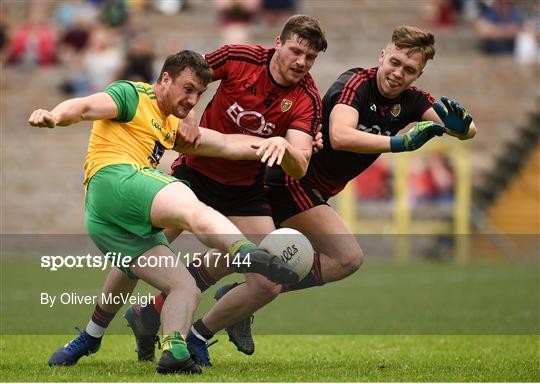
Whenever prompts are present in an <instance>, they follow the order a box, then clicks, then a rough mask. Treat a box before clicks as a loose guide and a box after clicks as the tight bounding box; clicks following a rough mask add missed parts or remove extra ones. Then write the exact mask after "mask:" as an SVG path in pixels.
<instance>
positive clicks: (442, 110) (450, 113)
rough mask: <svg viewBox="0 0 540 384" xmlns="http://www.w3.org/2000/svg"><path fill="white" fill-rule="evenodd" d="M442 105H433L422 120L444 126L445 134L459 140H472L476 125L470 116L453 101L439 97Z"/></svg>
mask: <svg viewBox="0 0 540 384" xmlns="http://www.w3.org/2000/svg"><path fill="white" fill-rule="evenodd" d="M441 101H442V104H444V106H443V105H441V104H439V103H435V104H433V107H432V108H429V109H428V110H427V111H426V112H424V114H423V115H422V120H431V121H435V122H437V123H439V124H443V125H444V126H445V133H446V134H448V135H450V136H454V137H457V138H458V139H460V140H468V139H472V138H473V137H474V136H475V135H476V125H475V124H474V121H473V119H472V116H471V115H470V114H469V113H468V112H467V111H466V110H465V108H464V107H463V106H462V105H461V104H459V103H458V102H457V101H455V100H451V99H448V98H447V97H445V96H442V97H441Z"/></svg>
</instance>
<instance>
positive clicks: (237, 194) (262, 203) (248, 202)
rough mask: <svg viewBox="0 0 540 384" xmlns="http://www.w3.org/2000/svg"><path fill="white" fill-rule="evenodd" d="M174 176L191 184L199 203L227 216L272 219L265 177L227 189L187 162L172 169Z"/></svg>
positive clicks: (229, 186) (227, 187) (228, 186)
mask: <svg viewBox="0 0 540 384" xmlns="http://www.w3.org/2000/svg"><path fill="white" fill-rule="evenodd" d="M172 175H173V176H174V177H176V178H177V179H180V180H186V181H188V182H189V184H190V188H191V190H192V191H193V192H194V193H195V195H196V196H197V198H198V199H199V200H200V201H202V202H203V203H204V204H206V205H208V206H210V207H212V208H214V209H215V210H216V211H218V212H220V213H221V214H223V215H225V216H272V211H271V209H270V204H269V203H268V198H267V196H266V192H265V190H264V184H263V176H262V175H261V177H260V179H259V180H257V182H256V184H254V185H249V186H243V185H226V184H221V183H218V182H217V181H215V180H213V179H211V178H209V177H208V176H205V175H203V174H202V173H200V172H197V171H196V170H194V169H192V168H189V167H188V166H187V165H186V164H185V163H184V162H182V163H181V164H178V165H176V166H175V167H174V168H173V171H172Z"/></svg>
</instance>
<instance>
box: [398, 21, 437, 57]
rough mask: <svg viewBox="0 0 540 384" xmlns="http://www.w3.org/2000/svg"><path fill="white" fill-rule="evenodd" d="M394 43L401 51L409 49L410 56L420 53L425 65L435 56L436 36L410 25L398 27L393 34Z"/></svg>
mask: <svg viewBox="0 0 540 384" xmlns="http://www.w3.org/2000/svg"><path fill="white" fill-rule="evenodd" d="M392 43H394V45H395V46H396V47H397V48H399V49H401V48H409V49H410V50H409V53H408V55H409V56H410V55H412V54H414V53H416V52H420V53H421V54H422V56H423V57H424V63H426V62H427V61H428V60H431V59H433V57H434V56H435V46H434V45H435V36H433V33H431V32H429V31H424V30H422V29H420V28H417V27H411V26H409V25H402V26H399V27H397V28H396V29H394V32H393V33H392Z"/></svg>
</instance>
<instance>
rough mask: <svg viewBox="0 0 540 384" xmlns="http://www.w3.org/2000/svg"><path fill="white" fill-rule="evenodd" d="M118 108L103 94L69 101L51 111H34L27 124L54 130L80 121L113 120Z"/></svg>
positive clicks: (110, 98)
mask: <svg viewBox="0 0 540 384" xmlns="http://www.w3.org/2000/svg"><path fill="white" fill-rule="evenodd" d="M116 116H118V108H117V106H116V103H115V102H114V100H113V98H112V97H111V96H109V95H108V94H106V93H105V92H99V93H95V94H93V95H90V96H86V97H80V98H76V99H69V100H66V101H63V102H61V103H60V104H58V105H57V106H56V107H54V109H53V110H52V111H47V110H45V109H36V110H35V111H34V112H32V114H31V115H30V118H29V119H28V123H29V124H30V125H31V126H33V127H44V128H54V127H56V126H62V127H64V126H68V125H72V124H76V123H78V122H80V121H83V120H87V121H93V120H102V119H114V118H115V117H116Z"/></svg>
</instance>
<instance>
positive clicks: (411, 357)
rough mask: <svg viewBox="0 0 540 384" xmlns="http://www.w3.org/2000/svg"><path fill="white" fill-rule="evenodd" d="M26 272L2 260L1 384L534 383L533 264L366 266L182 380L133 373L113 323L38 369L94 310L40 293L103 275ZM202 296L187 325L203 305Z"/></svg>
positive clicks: (20, 263) (129, 345)
mask: <svg viewBox="0 0 540 384" xmlns="http://www.w3.org/2000/svg"><path fill="white" fill-rule="evenodd" d="M35 265H36V261H35V260H21V259H3V260H2V264H1V266H2V292H1V296H2V300H1V302H0V319H1V322H0V326H1V332H0V333H1V334H2V336H1V340H0V368H1V370H0V372H1V376H0V381H55V382H63V381H79V382H81V381H84V382H88V381H131V382H133V381H212V382H216V381H218V382H219V381H225V382H231V381H240V382H249V381H285V382H293V381H295V382H296V381H304V382H305V381H316V382H325V381H375V382H385V381H430V382H434V381H445V382H453V381H460V382H464V381H490V382H498V381H504V382H511V381H519V382H538V381H540V336H539V334H540V270H539V268H538V264H537V263H504V264H470V265H466V266H460V265H456V264H454V263H407V264H393V263H367V264H366V265H364V266H363V267H362V269H361V270H360V271H359V272H358V273H356V274H355V275H353V276H351V277H349V278H347V279H345V280H343V281H340V282H337V283H333V284H328V285H327V286H324V287H321V288H314V289H310V290H304V291H299V292H293V293H288V294H285V295H282V296H280V297H279V299H278V300H276V302H274V303H272V304H271V305H269V306H267V307H265V308H263V309H261V310H260V311H259V312H258V313H257V314H256V320H255V323H254V332H255V333H256V335H255V341H256V352H255V354H254V355H253V356H245V355H242V354H241V353H240V352H237V351H236V349H235V347H234V346H233V345H232V344H231V343H229V342H228V340H227V337H226V335H223V334H220V335H218V336H217V338H218V339H219V340H220V342H219V343H217V344H216V345H214V346H212V347H211V349H210V352H211V355H212V359H213V362H214V367H212V368H206V369H205V370H204V374H203V375H200V376H189V377H186V376H183V375H177V376H170V375H168V376H161V375H158V374H156V373H155V365H154V364H152V363H139V362H137V361H136V354H135V353H134V347H135V343H134V340H133V339H132V337H131V336H130V335H129V334H128V332H129V330H128V329H127V328H126V323H125V320H124V319H123V318H122V317H121V316H117V318H116V319H115V320H114V321H113V322H112V323H111V326H110V328H109V331H108V335H106V337H105V339H104V342H103V345H102V348H101V350H100V351H99V352H98V353H96V354H95V355H92V356H90V357H83V358H82V359H81V360H80V362H79V363H78V364H77V365H76V366H74V367H55V368H50V367H48V366H47V360H48V358H49V356H50V355H51V353H52V352H53V351H54V350H55V349H56V348H58V347H59V346H61V345H63V344H65V343H66V342H68V341H69V340H70V339H72V338H73V337H74V336H73V334H74V332H72V330H73V326H74V325H79V326H80V327H81V328H83V327H84V325H85V324H86V322H87V321H88V318H89V317H90V315H91V313H92V309H93V305H56V306H54V307H52V308H49V307H47V306H45V305H40V303H39V297H40V292H43V291H45V292H48V293H50V294H53V293H60V292H62V291H69V290H72V291H76V292H78V293H86V294H90V293H98V292H99V289H100V286H101V284H102V282H103V280H104V277H105V272H103V271H94V270H89V269H85V270H79V271H77V270H65V271H57V272H50V271H43V270H41V269H40V268H39V267H37V268H36V267H35ZM37 265H39V263H37ZM21 270H24V271H25V273H23V274H21V273H20V271H21ZM237 277H238V276H237ZM231 280H232V279H228V280H227V281H231ZM138 289H139V292H140V293H141V294H144V293H146V292H148V290H149V288H148V286H146V285H144V284H140V286H139V287H138ZM211 293H213V290H212V292H209V293H206V294H205V298H204V300H203V302H202V303H201V306H200V309H199V310H198V314H197V315H196V316H197V317H198V316H200V315H202V314H203V313H204V312H205V311H206V310H207V309H208V308H209V307H210V305H212V302H213V300H212V298H211ZM22 309H24V310H22ZM197 317H196V318H197ZM314 335H316V336H314Z"/></svg>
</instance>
